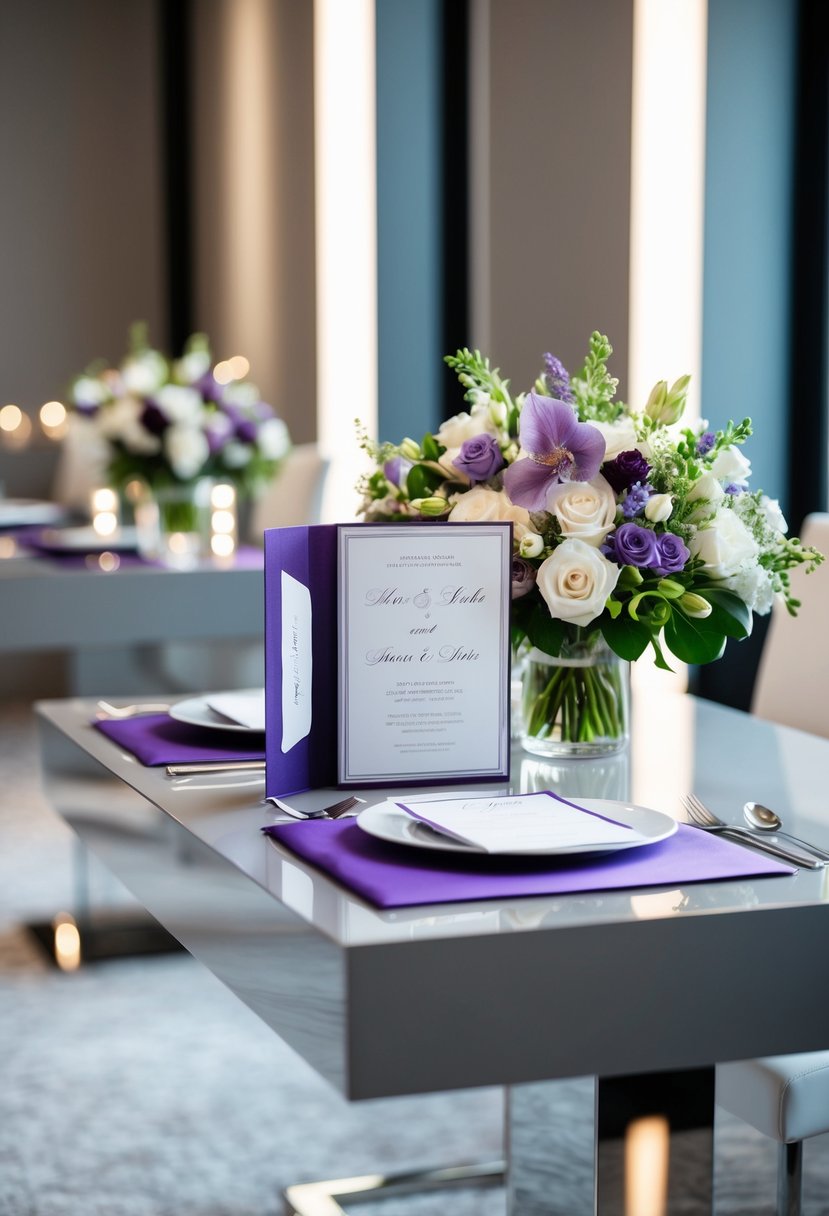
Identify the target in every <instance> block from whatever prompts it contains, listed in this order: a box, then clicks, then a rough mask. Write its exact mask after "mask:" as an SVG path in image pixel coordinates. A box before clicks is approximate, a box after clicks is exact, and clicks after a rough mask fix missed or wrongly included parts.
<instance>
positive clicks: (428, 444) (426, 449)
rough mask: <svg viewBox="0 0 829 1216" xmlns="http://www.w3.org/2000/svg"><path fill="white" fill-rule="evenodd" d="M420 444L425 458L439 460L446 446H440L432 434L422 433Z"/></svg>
mask: <svg viewBox="0 0 829 1216" xmlns="http://www.w3.org/2000/svg"><path fill="white" fill-rule="evenodd" d="M420 446H421V448H422V449H423V455H424V456H425V457H426V459H427V460H440V458H441V456H442V454H443V453H444V452H445V451H446V448H444V447H441V445H440V444H439V443H438V441H437V439H435V437H434V435H428V434H427V435H424V436H423V442H422V443H421V445H420Z"/></svg>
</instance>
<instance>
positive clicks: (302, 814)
mask: <svg viewBox="0 0 829 1216" xmlns="http://www.w3.org/2000/svg"><path fill="white" fill-rule="evenodd" d="M268 801H269V802H272V803H273V804H274V806H278V807H279V809H280V811H284V812H285V814H286V815H290V816H291V818H292V819H339V818H340V816H341V815H345V814H347V813H348V811H350V810H352V809H353V808H354V807H355V806H362V805H363V804H364V803H365V799H364V798H354V797H348V798H343V799H342V800H341V801H340V802H335V803H334V804H333V805H332V806H323V807H319V808H318V809H317V810H313V811H300V810H298V809H297V807H295V806H289V805H288V803H287V802H283V801H282V799H281V798H270V799H268Z"/></svg>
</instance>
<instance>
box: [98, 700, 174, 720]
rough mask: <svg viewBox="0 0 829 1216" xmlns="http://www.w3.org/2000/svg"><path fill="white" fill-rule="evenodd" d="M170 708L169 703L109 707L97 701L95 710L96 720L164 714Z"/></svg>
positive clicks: (108, 704) (159, 702) (107, 703)
mask: <svg viewBox="0 0 829 1216" xmlns="http://www.w3.org/2000/svg"><path fill="white" fill-rule="evenodd" d="M169 708H170V702H169V701H165V702H161V701H158V702H153V701H145V702H144V703H143V704H141V705H110V703H109V701H99V702H98V704H97V708H96V713H95V717H96V718H101V719H105V718H137V717H138V716H139V715H140V714H165V713H166V712H167V710H168V709H169Z"/></svg>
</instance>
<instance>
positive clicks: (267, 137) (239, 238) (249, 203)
mask: <svg viewBox="0 0 829 1216" xmlns="http://www.w3.org/2000/svg"><path fill="white" fill-rule="evenodd" d="M269 8H270V0H234V3H233V4H229V5H227V6H226V8H225V9H224V13H225V15H226V20H227V28H226V37H227V41H226V45H225V58H224V70H225V72H226V90H227V93H226V97H227V114H226V126H225V130H224V147H223V158H222V159H223V164H224V169H225V171H224V173H223V174H222V177H221V183H222V185H221V188H222V190H223V191H224V195H225V208H224V209H225V215H226V225H225V229H224V232H223V238H224V242H225V249H224V264H225V270H226V274H225V279H224V290H225V292H226V293H227V300H226V313H225V315H226V317H227V336H228V337H229V339H230V341H231V342H235V343H236V345H237V346H238V347H239V349H242V350H246V351H250V352H252V353H254V354H255V353H256V352H261V353H262V356H263V357H262V358H259V359H257V358H255V357H254V379H255V377H256V373H257V371H258V373H259V374H260V375H261V374H262V373H263V371H266V369H265V367H263V362H264V360H266V359H267V352H268V351H269V350H270V349H271V348H272V346H273V337H272V335H273V331H274V329H275V328H276V327H277V326H278V325H279V317H278V316H276V315H274V305H275V294H274V291H273V288H272V277H271V276H272V274H273V266H274V256H275V233H276V232H277V230H278V212H277V214H274V211H275V209H276V208H278V199H279V192H278V190H277V189H276V188H275V172H274V164H273V157H274V137H273V130H274V128H273V116H272V114H271V107H270V91H269V83H268V82H269V74H270V71H271V64H270V59H269V45H270V44H269V20H270V16H269ZM267 371H270V369H267ZM268 379H270V376H269V377H268Z"/></svg>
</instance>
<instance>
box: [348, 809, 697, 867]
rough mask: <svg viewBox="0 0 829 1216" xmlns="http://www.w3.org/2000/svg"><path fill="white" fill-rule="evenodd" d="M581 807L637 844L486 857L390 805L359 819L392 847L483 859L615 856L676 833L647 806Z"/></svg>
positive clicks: (364, 813)
mask: <svg viewBox="0 0 829 1216" xmlns="http://www.w3.org/2000/svg"><path fill="white" fill-rule="evenodd" d="M579 806H582V807H584V809H585V810H587V811H596V812H597V813H598V814H600V815H607V816H608V817H609V818H611V819H615V820H616V821H617V822H618V823H626V824H627V825H628V826H629V827H631V828H633V829H634V830H635V831H636V832H637V833H639V834H638V835H637V837H636V839H635V840H631V841H630V842H629V843H626V844H613V845H607V844H602V845H597V844H591V845H584V846H579V845H568V846H567V847H566V848H553V849H532V850H529V849H528V850H523V849H521V850H518V849H516V850H512V849H504V850H503V851H502V852H499V853H484V852H483V850H482V849H473V848H472V846H471V845H468V844H461V843H460V841H457V840H450V839H449V837H448V836H442V835H441V834H440V832H436V831H435V830H434V829H433V828H430V827H427V826H426V824H425V823H420V822H419V821H418V820H417V819H412V818H411V816H410V815H407V814H406V812H405V811H401V810H400V808H399V807H395V806H390V805H389V804H388V803H384V802H381V803H378V804H377V805H376V806H369V807H366V809H365V810H364V811H361V812H360V814H359V815H358V816H357V824H358V826H359V827H361V828H362V829H363V831H364V832H368V834H369V836H376V837H377V838H378V839H379V840H388V841H391V843H392V844H407V845H413V846H414V847H415V848H418V849H440V850H441V851H442V852H444V853H474V854H475V855H476V856H479V857H480V856H483V857H530V856H532V857H540V856H550V855H563V854H568V853H571V854H578V855H580V856H581V855H584V854H586V853H616V852H619V851H620V850H622V849H636V848H640V847H641V846H642V845H646V844H656V843H657V841H660V840H667V838H668V837H669V836H673V834H674V832H675V831H676V829H677V821H676V820H675V819H672V818H671V816H670V815H666V814H665V813H664V812H663V811H652V810H651V809H650V808H649V807H646V806H635V805H634V803H632V802H616V801H614V800H612V799H609V798H580V799H579Z"/></svg>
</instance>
